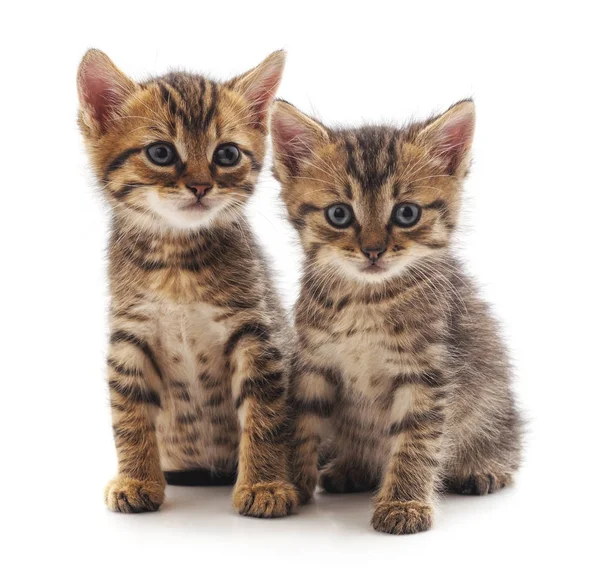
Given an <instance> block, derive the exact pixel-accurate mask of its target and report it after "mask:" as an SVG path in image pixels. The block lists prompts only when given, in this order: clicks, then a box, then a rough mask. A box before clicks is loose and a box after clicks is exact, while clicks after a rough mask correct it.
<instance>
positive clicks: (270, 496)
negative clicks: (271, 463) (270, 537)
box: [233, 481, 298, 518]
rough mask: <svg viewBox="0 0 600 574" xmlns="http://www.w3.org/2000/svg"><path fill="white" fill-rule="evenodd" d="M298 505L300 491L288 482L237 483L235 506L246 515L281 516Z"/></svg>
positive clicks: (234, 492) (234, 496)
mask: <svg viewBox="0 0 600 574" xmlns="http://www.w3.org/2000/svg"><path fill="white" fill-rule="evenodd" d="M297 506H298V493H297V491H296V489H295V488H294V487H293V486H292V485H291V484H290V483H288V482H283V481H274V482H257V483H256V484H240V485H236V487H235V490H234V491H233V507H234V508H235V509H236V510H237V511H238V512H239V513H240V514H243V515H244V516H255V517H257V518H280V517H281V516H287V515H288V514H290V513H291V512H293V511H294V510H295V508H296V507H297Z"/></svg>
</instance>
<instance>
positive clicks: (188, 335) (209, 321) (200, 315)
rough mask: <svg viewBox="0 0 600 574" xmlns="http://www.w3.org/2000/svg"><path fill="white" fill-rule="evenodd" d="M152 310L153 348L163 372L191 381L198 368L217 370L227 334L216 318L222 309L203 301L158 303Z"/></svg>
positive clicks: (193, 379) (220, 364)
mask: <svg viewBox="0 0 600 574" xmlns="http://www.w3.org/2000/svg"><path fill="white" fill-rule="evenodd" d="M154 313H155V314H154V317H155V327H156V329H155V334H154V338H155V342H154V347H155V349H156V353H157V355H158V359H159V362H160V363H161V364H162V365H164V366H165V369H166V372H167V373H169V372H170V373H171V374H175V373H176V375H177V377H178V378H179V379H184V380H186V381H187V382H189V383H193V382H194V381H195V380H196V379H197V377H198V374H199V372H200V370H201V369H206V370H209V371H215V370H219V369H220V367H221V366H222V363H223V346H224V344H225V341H226V340H227V336H228V333H227V328H226V326H225V325H224V324H223V322H221V321H219V320H218V318H219V314H220V313H222V311H220V310H219V309H217V308H216V307H213V306H211V305H207V304H205V303H186V304H182V303H170V302H161V303H160V304H157V305H156V308H155V310H154ZM203 365H204V366H203Z"/></svg>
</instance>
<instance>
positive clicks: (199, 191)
mask: <svg viewBox="0 0 600 574" xmlns="http://www.w3.org/2000/svg"><path fill="white" fill-rule="evenodd" d="M185 186H186V187H187V188H188V189H189V190H190V191H191V192H192V193H193V194H194V195H195V196H196V197H197V198H198V199H202V198H203V197H204V196H205V195H206V194H207V193H208V192H209V191H210V189H211V188H212V184H210V183H203V182H198V181H189V182H187V183H186V184H185Z"/></svg>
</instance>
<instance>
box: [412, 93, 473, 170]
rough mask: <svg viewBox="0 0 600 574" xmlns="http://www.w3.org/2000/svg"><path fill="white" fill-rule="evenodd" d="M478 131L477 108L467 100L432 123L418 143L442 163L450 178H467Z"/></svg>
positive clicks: (423, 130)
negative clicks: (474, 137)
mask: <svg viewBox="0 0 600 574" xmlns="http://www.w3.org/2000/svg"><path fill="white" fill-rule="evenodd" d="M474 131H475V104H474V103H473V101H472V100H464V101H462V102H458V103H457V104H454V105H453V106H452V107H451V108H450V109H449V110H448V111H446V112H444V113H443V114H442V115H441V116H439V117H437V118H436V119H434V120H433V121H432V122H430V123H429V124H428V125H427V126H426V127H425V128H423V129H422V130H421V132H419V134H418V136H417V139H418V140H419V141H420V142H422V143H423V144H424V145H425V146H426V147H428V148H429V149H430V150H431V152H432V153H433V155H434V156H435V157H436V158H437V159H439V160H440V161H441V162H442V164H443V166H444V169H445V170H446V171H447V173H448V174H449V175H455V174H456V175H465V173H466V171H467V170H468V168H469V162H470V151H471V144H472V143H473V133H474Z"/></svg>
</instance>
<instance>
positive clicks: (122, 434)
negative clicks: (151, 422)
mask: <svg viewBox="0 0 600 574" xmlns="http://www.w3.org/2000/svg"><path fill="white" fill-rule="evenodd" d="M153 430H154V429H152V428H150V427H135V428H124V427H120V426H118V425H113V433H114V435H115V437H116V438H120V439H122V440H124V441H126V442H128V443H134V444H141V443H143V442H145V441H146V437H147V436H148V434H149V433H151V432H152V431H153Z"/></svg>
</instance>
